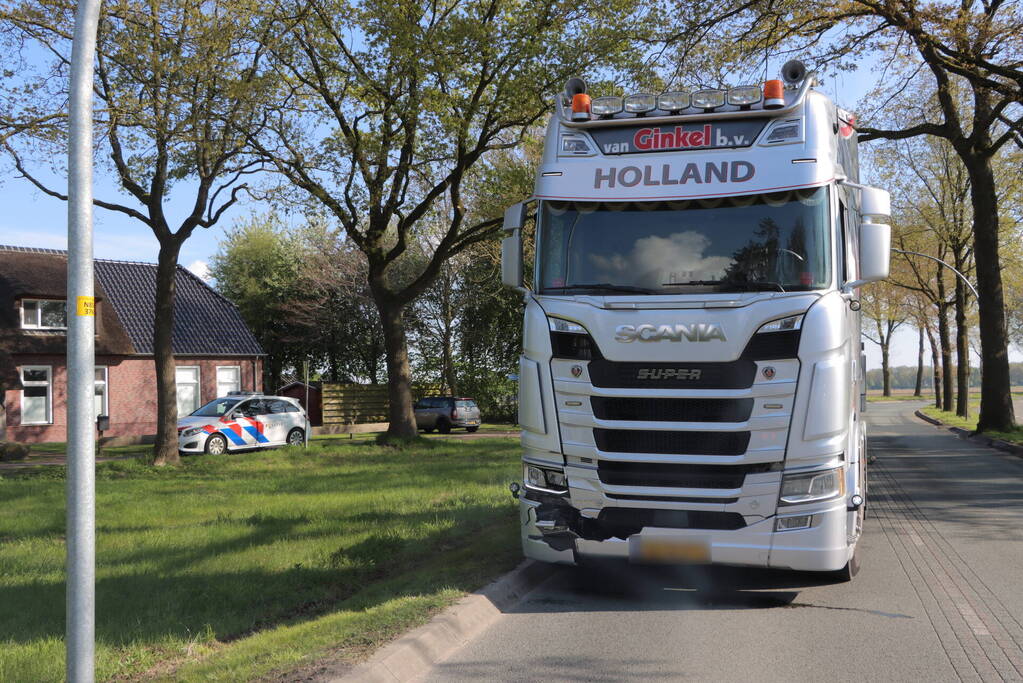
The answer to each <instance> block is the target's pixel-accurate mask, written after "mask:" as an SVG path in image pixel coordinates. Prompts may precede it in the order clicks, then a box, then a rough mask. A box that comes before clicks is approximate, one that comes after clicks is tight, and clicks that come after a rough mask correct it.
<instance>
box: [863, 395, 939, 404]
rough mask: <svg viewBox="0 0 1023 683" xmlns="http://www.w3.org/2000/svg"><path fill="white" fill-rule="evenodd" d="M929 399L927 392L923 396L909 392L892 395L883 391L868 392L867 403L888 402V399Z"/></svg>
mask: <svg viewBox="0 0 1023 683" xmlns="http://www.w3.org/2000/svg"><path fill="white" fill-rule="evenodd" d="M926 400H928V396H927V394H924V395H923V396H914V395H913V394H912V393H908V394H892V395H891V396H884V395H882V394H881V393H876V394H872V393H868V394H867V403H886V402H888V401H926Z"/></svg>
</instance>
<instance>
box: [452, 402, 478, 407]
mask: <svg viewBox="0 0 1023 683" xmlns="http://www.w3.org/2000/svg"><path fill="white" fill-rule="evenodd" d="M455 404H456V405H457V406H458V407H459V408H475V407H476V401H455Z"/></svg>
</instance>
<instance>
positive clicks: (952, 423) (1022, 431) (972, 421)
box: [921, 401, 1023, 445]
mask: <svg viewBox="0 0 1023 683" xmlns="http://www.w3.org/2000/svg"><path fill="white" fill-rule="evenodd" d="M921 412H922V413H923V414H924V415H927V416H929V417H933V418H934V419H936V420H941V421H942V422H943V423H945V424H946V425H948V426H949V427H959V428H960V429H966V430H969V431H971V432H972V431H976V429H977V414H978V413H979V412H980V402H979V401H977V402H974V401H970V417H966V418H963V417H959V416H958V415H956V414H955V413H953V412H947V411H944V410H939V409H938V408H935V407H934V406H927V407H926V408H921ZM984 436H989V437H991V438H992V439H1001V440H1003V441H1008V442H1010V443H1017V444H1020V445H1023V427H1020V428H1017V429H1016V431H1014V432H984Z"/></svg>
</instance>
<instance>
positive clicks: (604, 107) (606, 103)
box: [590, 97, 622, 116]
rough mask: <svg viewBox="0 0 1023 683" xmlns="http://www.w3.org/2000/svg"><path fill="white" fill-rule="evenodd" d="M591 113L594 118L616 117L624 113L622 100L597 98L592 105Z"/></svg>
mask: <svg viewBox="0 0 1023 683" xmlns="http://www.w3.org/2000/svg"><path fill="white" fill-rule="evenodd" d="M590 111H591V112H593V115H594V116H614V115H615V114H618V113H620V112H621V111H622V98H620V97H596V98H594V99H593V101H592V102H591V103H590Z"/></svg>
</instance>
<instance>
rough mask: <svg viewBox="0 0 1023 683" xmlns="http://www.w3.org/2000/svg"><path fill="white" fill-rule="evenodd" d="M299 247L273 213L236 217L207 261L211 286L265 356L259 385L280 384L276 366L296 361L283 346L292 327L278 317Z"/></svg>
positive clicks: (292, 285)
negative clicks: (235, 309)
mask: <svg viewBox="0 0 1023 683" xmlns="http://www.w3.org/2000/svg"><path fill="white" fill-rule="evenodd" d="M301 263H302V248H301V245H300V244H299V242H298V240H297V239H296V238H295V236H294V235H293V234H292V233H290V232H289V231H287V230H286V229H285V227H284V226H283V225H282V224H281V221H280V219H279V218H277V216H276V215H274V214H268V215H265V216H251V217H250V218H248V219H247V220H245V221H239V222H238V223H236V224H235V226H234V227H233V228H232V229H231V230H229V231H228V232H227V234H226V235H225V237H224V239H223V240H221V242H220V247H219V249H218V251H217V253H216V254H214V256H213V257H212V258H211V259H210V264H209V266H210V274H211V275H212V276H213V278H214V279H215V280H216V281H217V289H218V290H219V291H220V293H221V294H223V295H224V296H225V297H227V298H228V299H230V300H231V301H232V302H233V303H234V304H235V306H237V307H238V312H239V313H241V315H242V318H244V319H245V322H246V324H247V325H248V326H249V329H250V330H252V333H253V334H254V335H256V339H257V340H259V343H260V345H261V346H262V347H263V350H264V351H266V353H267V354H268V358H267V363H266V368H265V370H266V375H267V376H266V381H265V385H266V386H267V388H268V389H269V390H270V391H274V390H275V389H276V387H278V386H280V383H281V381H280V376H281V370H282V369H283V368H284V367H285V366H286V365H288V364H292V365H294V364H295V363H296V362H300V361H301V358H302V355H301V350H300V349H297V348H295V347H294V345H292V344H289V341H290V340H293V339H294V338H296V336H297V334H296V330H295V325H294V324H293V323H291V321H289V320H288V318H287V317H286V316H285V315H284V313H285V311H286V302H288V301H290V300H291V299H293V298H294V297H295V296H296V295H297V293H298V292H297V291H296V281H297V279H298V273H299V268H300V266H301Z"/></svg>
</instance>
